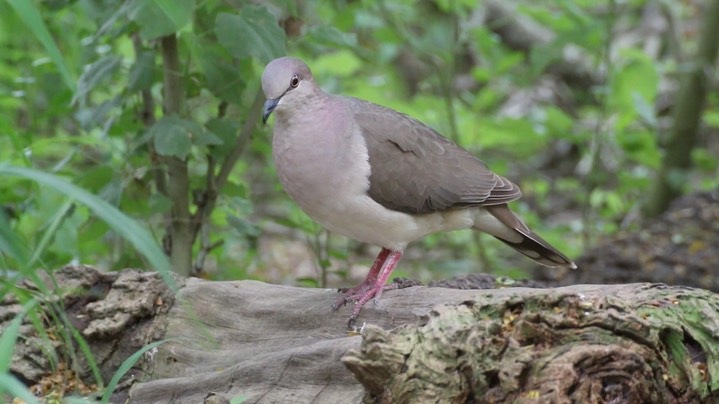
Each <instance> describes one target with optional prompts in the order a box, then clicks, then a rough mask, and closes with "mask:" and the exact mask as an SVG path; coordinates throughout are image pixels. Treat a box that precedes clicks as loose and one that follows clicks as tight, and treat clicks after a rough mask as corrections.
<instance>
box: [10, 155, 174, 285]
mask: <svg viewBox="0 0 719 404" xmlns="http://www.w3.org/2000/svg"><path fill="white" fill-rule="evenodd" d="M1 175H9V176H15V177H21V178H25V179H28V180H32V181H35V182H37V183H39V184H41V185H43V186H46V187H50V188H53V189H54V190H56V191H58V192H60V193H62V194H64V195H66V196H67V197H69V198H72V199H74V200H75V201H77V202H78V203H81V204H83V205H85V206H87V207H88V208H89V209H90V210H91V211H92V212H93V213H94V214H95V215H97V216H98V217H99V218H101V219H102V220H104V221H105V222H106V223H107V224H108V225H109V226H110V227H111V228H112V229H113V230H114V231H116V232H117V233H118V234H119V235H121V236H122V237H123V238H124V239H125V240H127V241H128V242H129V243H130V244H132V245H133V246H134V247H135V249H136V250H137V251H139V252H140V253H142V255H144V256H145V258H147V260H148V261H149V262H150V265H151V266H152V267H153V268H154V269H155V270H156V271H157V272H159V273H160V276H162V278H163V279H164V280H165V283H167V285H168V286H169V287H170V288H171V289H172V290H177V285H176V284H175V281H174V280H173V279H172V276H171V272H172V268H171V266H170V261H169V260H168V259H167V256H166V255H165V253H164V252H163V251H162V249H160V246H159V245H158V244H157V242H156V241H155V239H154V238H152V235H151V234H150V232H149V231H147V229H145V228H144V227H142V226H140V225H139V224H138V223H137V222H136V221H135V220H133V219H132V218H130V217H128V216H127V215H125V214H124V213H122V212H120V211H119V210H118V209H117V208H115V207H114V206H112V205H110V204H109V203H107V202H105V201H104V200H102V199H100V198H99V197H97V196H95V195H93V194H91V193H89V192H87V191H85V190H84V189H82V188H80V187H78V186H77V185H74V184H72V183H70V182H68V181H66V180H64V179H62V178H60V177H58V176H56V175H52V174H47V173H44V172H42V171H38V170H34V169H32V168H25V167H17V166H13V165H10V164H1V163H0V176H1Z"/></svg>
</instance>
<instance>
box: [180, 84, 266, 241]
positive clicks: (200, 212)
mask: <svg viewBox="0 0 719 404" xmlns="http://www.w3.org/2000/svg"><path fill="white" fill-rule="evenodd" d="M264 100H265V96H264V94H263V93H262V89H259V90H258V91H257V95H256V96H255V99H254V101H253V102H252V105H251V106H250V109H249V111H248V112H247V116H246V118H245V122H244V124H243V125H242V129H241V130H240V134H239V135H238V136H237V140H236V142H235V145H234V147H233V148H232V151H230V153H229V154H228V155H227V157H225V160H224V161H223V163H222V167H221V168H220V173H219V174H217V176H215V175H214V171H215V164H216V163H215V161H214V158H211V157H210V156H208V173H207V180H206V184H207V185H206V191H205V195H204V198H203V200H202V203H200V204H198V209H197V211H196V212H195V213H194V214H193V215H192V234H193V237H197V233H198V232H199V231H200V229H201V228H202V223H203V222H204V219H205V218H206V217H207V216H208V215H209V214H210V212H212V210H213V209H214V208H215V204H216V203H217V197H218V192H219V190H221V189H222V187H224V186H225V184H226V183H227V179H228V178H229V176H230V173H231V172H232V169H233V168H234V167H235V164H237V161H238V160H239V159H240V156H241V155H242V152H243V151H244V150H245V146H246V145H247V141H248V140H249V139H250V136H251V135H252V131H253V130H254V129H255V127H256V126H257V121H258V120H259V118H260V114H261V113H262V104H263V103H264ZM225 107H226V106H225ZM225 107H223V105H222V104H220V109H219V112H218V115H220V116H221V115H223V114H224V111H225ZM210 163H211V164H212V166H211V167H210ZM210 168H212V170H210Z"/></svg>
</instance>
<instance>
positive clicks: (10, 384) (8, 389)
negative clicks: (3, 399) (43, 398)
mask: <svg viewBox="0 0 719 404" xmlns="http://www.w3.org/2000/svg"><path fill="white" fill-rule="evenodd" d="M2 393H8V394H10V395H11V396H14V397H18V398H20V399H22V400H23V401H24V402H25V403H26V404H40V400H38V399H37V397H35V396H34V395H33V394H32V393H31V392H30V390H28V389H27V387H25V385H24V384H22V383H20V381H19V380H18V379H17V378H15V376H13V375H11V374H9V373H0V394H2Z"/></svg>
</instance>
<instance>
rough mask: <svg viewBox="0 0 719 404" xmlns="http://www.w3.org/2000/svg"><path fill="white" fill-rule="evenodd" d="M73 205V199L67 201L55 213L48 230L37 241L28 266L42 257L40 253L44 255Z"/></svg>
mask: <svg viewBox="0 0 719 404" xmlns="http://www.w3.org/2000/svg"><path fill="white" fill-rule="evenodd" d="M73 205H74V204H73V202H72V201H66V202H65V203H64V204H63V205H62V207H61V208H60V210H58V211H57V213H55V216H53V218H52V220H51V221H50V225H49V226H48V228H47V230H45V231H43V234H42V238H41V239H40V242H39V243H37V246H36V247H35V249H34V250H33V252H32V256H31V257H30V261H29V262H28V263H27V266H28V267H32V266H33V265H34V264H35V263H36V262H37V261H38V260H39V259H40V255H42V253H43V251H45V249H46V248H47V246H48V244H50V241H52V238H53V237H55V233H56V232H57V229H59V228H60V225H62V222H63V221H64V220H65V218H66V217H67V216H68V213H69V212H70V211H72V207H73Z"/></svg>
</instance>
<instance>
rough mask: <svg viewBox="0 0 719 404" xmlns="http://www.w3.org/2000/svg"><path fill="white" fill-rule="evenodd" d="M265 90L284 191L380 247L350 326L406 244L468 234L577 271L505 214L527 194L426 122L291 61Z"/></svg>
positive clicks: (357, 294)
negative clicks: (332, 85) (346, 92)
mask: <svg viewBox="0 0 719 404" xmlns="http://www.w3.org/2000/svg"><path fill="white" fill-rule="evenodd" d="M262 89H263V91H264V93H265V96H266V97H267V102H265V106H264V114H263V116H262V120H263V122H266V121H267V118H268V117H269V116H270V114H271V113H272V112H274V113H275V128H274V136H273V140H272V155H273V157H274V160H275V164H276V166H277V173H278V175H279V177H280V181H281V182H282V184H283V185H284V187H285V190H286V191H287V193H288V194H289V195H290V196H291V197H292V199H294V200H295V201H296V202H297V203H298V204H299V205H300V207H301V208H302V209H303V210H304V211H305V212H306V213H307V214H308V215H309V216H310V217H311V218H312V219H314V220H316V221H317V222H319V223H320V224H321V225H323V226H324V227H326V228H327V229H329V230H330V231H333V232H336V233H339V234H343V235H345V236H347V237H351V238H353V239H355V240H359V241H363V242H365V243H370V244H374V245H377V246H380V247H382V251H381V252H380V253H379V255H378V256H377V259H376V260H375V262H374V264H373V265H372V268H371V269H370V270H369V274H368V275H367V279H365V281H364V282H362V283H361V284H360V285H358V286H356V287H354V288H351V289H349V290H346V291H345V292H344V293H343V295H342V297H340V298H339V299H338V301H337V303H336V304H335V305H334V306H333V308H335V309H336V308H338V307H340V306H341V305H343V304H345V303H347V302H350V301H352V302H354V309H353V310H352V315H351V317H350V327H352V326H353V324H354V322H355V320H356V319H357V316H358V315H359V312H360V310H361V308H362V306H363V305H364V304H365V303H367V302H368V301H369V300H370V299H371V298H373V297H374V298H375V299H379V297H380V296H381V294H382V291H383V290H384V289H385V284H386V282H387V280H388V278H389V276H390V274H391V273H392V270H393V269H394V268H395V266H396V265H397V263H398V262H399V260H400V257H401V256H402V251H403V250H404V249H405V247H406V246H407V244H409V243H410V242H412V241H414V240H417V239H419V238H422V237H424V236H426V235H428V234H430V233H435V232H440V231H450V230H457V229H468V228H472V229H475V230H479V231H482V232H485V233H489V234H491V235H492V236H494V237H496V238H498V239H499V240H501V241H502V242H504V243H505V244H507V245H509V246H510V247H512V248H514V249H515V250H517V251H519V252H520V253H522V254H524V255H526V256H527V257H529V258H531V259H533V260H534V261H536V262H538V263H540V264H542V265H546V266H550V267H569V268H576V265H575V264H574V262H572V260H570V259H569V258H567V257H566V256H565V255H564V254H562V253H561V252H559V251H558V250H557V249H556V248H554V247H552V246H551V245H550V244H549V243H547V242H546V241H544V240H543V239H542V238H541V237H539V236H538V235H537V234H535V233H534V232H532V231H531V230H530V229H529V228H528V227H527V226H526V225H525V224H524V223H523V222H522V221H521V220H520V219H519V218H518V217H517V216H516V215H515V214H514V213H512V211H511V210H510V209H509V207H508V206H507V203H508V202H511V201H514V200H516V199H518V198H519V197H520V196H521V195H522V193H521V192H520V190H519V187H517V185H515V184H513V183H512V182H511V181H509V180H507V179H506V178H504V177H501V176H499V175H497V174H495V173H493V172H492V171H491V170H490V169H489V168H487V166H486V165H485V164H484V163H483V162H482V161H480V160H479V159H478V158H476V157H475V156H473V155H472V154H470V153H469V152H467V151H466V150H464V149H462V148H461V147H459V146H457V145H456V144H454V143H453V142H451V141H449V140H448V139H446V138H444V137H442V136H441V135H440V134H439V133H437V132H435V131H434V130H433V129H432V128H430V127H429V126H427V125H425V124H423V123H422V122H419V121H417V120H416V119H413V118H411V117H409V116H407V115H405V114H402V113H399V112H397V111H394V110H392V109H389V108H385V107H381V106H379V105H376V104H372V103H370V102H367V101H362V100H359V99H356V98H350V97H340V96H335V95H330V94H327V93H325V92H324V91H322V90H321V89H320V87H319V86H318V85H317V83H316V82H315V79H314V78H313V77H312V73H311V72H310V69H309V68H308V67H307V65H306V64H305V63H304V62H302V61H301V60H299V59H295V58H291V57H282V58H279V59H275V60H273V61H272V62H270V63H269V64H268V65H267V67H266V68H265V71H264V73H263V74H262Z"/></svg>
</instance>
